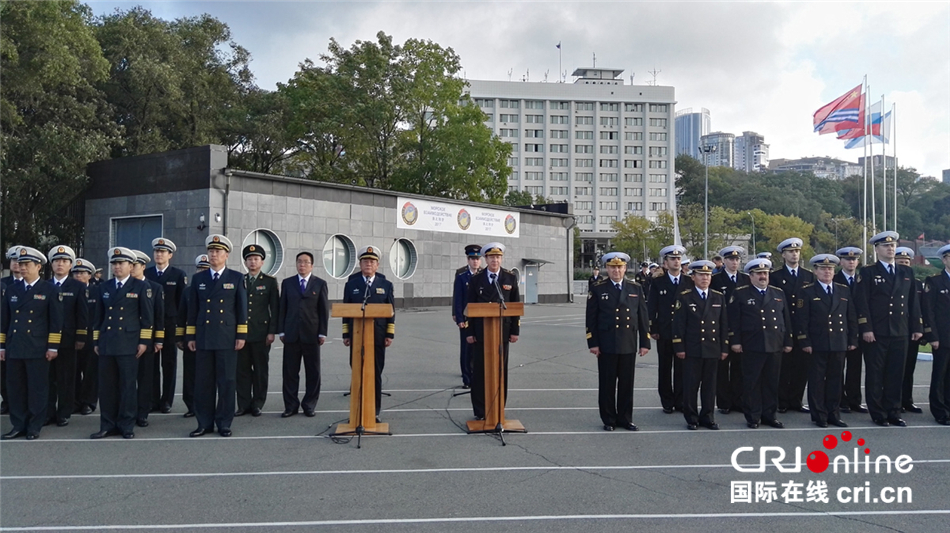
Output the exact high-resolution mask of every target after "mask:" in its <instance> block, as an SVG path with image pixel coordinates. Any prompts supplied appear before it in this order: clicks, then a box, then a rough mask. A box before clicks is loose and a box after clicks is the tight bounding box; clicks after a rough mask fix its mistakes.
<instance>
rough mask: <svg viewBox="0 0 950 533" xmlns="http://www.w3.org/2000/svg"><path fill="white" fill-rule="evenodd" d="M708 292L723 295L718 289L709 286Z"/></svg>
mask: <svg viewBox="0 0 950 533" xmlns="http://www.w3.org/2000/svg"><path fill="white" fill-rule="evenodd" d="M709 292H711V293H713V294H718V295H719V296H723V294H722V293H721V292H719V291H717V290H716V289H713V288H710V289H709Z"/></svg>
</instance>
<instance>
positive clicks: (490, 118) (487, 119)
mask: <svg viewBox="0 0 950 533" xmlns="http://www.w3.org/2000/svg"><path fill="white" fill-rule="evenodd" d="M494 121H495V114H494V113H485V122H494Z"/></svg>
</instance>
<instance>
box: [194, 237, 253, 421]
mask: <svg viewBox="0 0 950 533" xmlns="http://www.w3.org/2000/svg"><path fill="white" fill-rule="evenodd" d="M205 246H207V248H208V261H209V263H210V264H211V268H209V269H208V270H206V271H204V272H201V273H198V274H195V278H194V280H192V282H191V286H189V287H188V291H187V294H188V297H187V298H186V301H187V302H188V325H187V326H186V327H185V340H186V341H187V342H188V348H189V349H190V350H192V351H194V352H195V354H196V355H195V418H196V419H197V420H198V429H196V430H194V431H192V432H191V433H190V434H189V436H190V437H200V436H202V435H204V434H206V433H209V432H211V431H214V428H215V426H217V428H218V434H219V435H221V436H222V437H230V436H231V422H232V421H233V420H234V412H235V408H234V402H235V390H236V387H237V384H236V380H237V352H238V351H239V350H240V349H241V348H243V347H244V341H245V340H246V339H247V289H245V288H244V276H242V275H241V273H240V272H237V271H236V270H231V269H230V268H227V261H228V254H230V253H231V241H230V240H229V239H228V238H227V237H225V236H224V235H209V236H208V237H207V238H206V239H205ZM216 396H217V403H215V397H216Z"/></svg>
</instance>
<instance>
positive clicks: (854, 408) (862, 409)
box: [851, 405, 868, 413]
mask: <svg viewBox="0 0 950 533" xmlns="http://www.w3.org/2000/svg"><path fill="white" fill-rule="evenodd" d="M851 410H852V411H854V412H855V413H866V412H868V408H867V407H864V406H863V405H858V406H854V405H852V406H851Z"/></svg>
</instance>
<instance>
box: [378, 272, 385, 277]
mask: <svg viewBox="0 0 950 533" xmlns="http://www.w3.org/2000/svg"><path fill="white" fill-rule="evenodd" d="M376 277H377V278H379V279H386V276H385V275H383V274H380V273H379V272H377V273H376Z"/></svg>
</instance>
